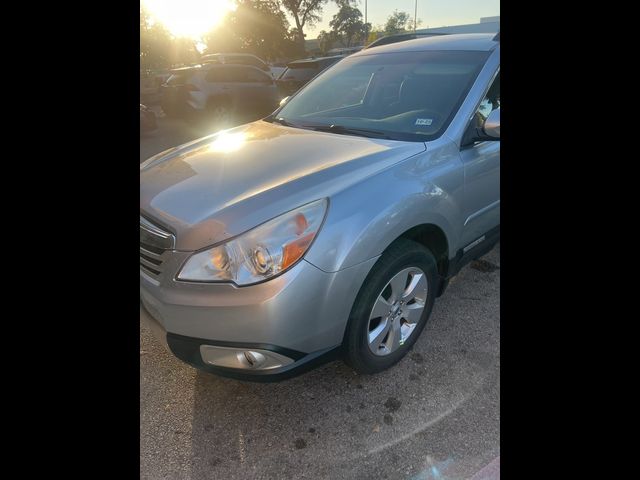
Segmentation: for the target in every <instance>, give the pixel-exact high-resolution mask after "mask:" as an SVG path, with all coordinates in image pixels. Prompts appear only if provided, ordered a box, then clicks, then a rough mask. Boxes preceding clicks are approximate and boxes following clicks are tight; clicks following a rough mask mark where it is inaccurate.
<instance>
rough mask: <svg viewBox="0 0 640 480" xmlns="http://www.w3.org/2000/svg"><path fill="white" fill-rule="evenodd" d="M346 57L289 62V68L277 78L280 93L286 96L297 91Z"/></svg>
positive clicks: (338, 56)
mask: <svg viewBox="0 0 640 480" xmlns="http://www.w3.org/2000/svg"><path fill="white" fill-rule="evenodd" d="M344 57H345V55H336V56H333V57H321V58H305V59H303V60H295V61H293V62H289V63H288V64H287V69H286V70H285V71H284V72H282V74H281V75H280V77H278V79H277V80H276V83H277V85H278V90H279V91H280V94H281V95H282V96H283V97H286V96H288V95H292V94H294V93H296V92H297V91H298V90H300V88H302V87H303V86H304V85H306V84H307V82H309V80H311V79H312V78H313V77H315V76H316V75H318V74H319V73H320V72H322V71H323V70H324V69H325V68H327V67H330V66H331V65H333V64H334V63H337V62H339V61H340V60H342V59H343V58H344Z"/></svg>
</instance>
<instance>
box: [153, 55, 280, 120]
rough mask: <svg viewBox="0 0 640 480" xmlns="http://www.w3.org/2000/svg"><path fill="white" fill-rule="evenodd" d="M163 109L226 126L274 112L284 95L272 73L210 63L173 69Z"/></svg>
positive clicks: (244, 66) (252, 67) (241, 66)
mask: <svg viewBox="0 0 640 480" xmlns="http://www.w3.org/2000/svg"><path fill="white" fill-rule="evenodd" d="M162 97H163V98H162V107H163V110H164V111H165V112H166V113H167V114H169V115H171V114H172V113H173V112H177V114H178V115H179V116H183V117H186V118H190V119H198V120H200V119H204V120H207V121H209V122H210V123H211V124H213V125H217V126H224V125H226V124H228V123H229V122H230V121H231V120H232V119H234V118H238V117H240V118H242V117H245V116H248V117H249V118H251V119H252V120H254V119H257V118H260V117H263V116H265V115H268V114H270V113H271V112H273V111H274V110H275V109H276V107H277V106H278V104H279V103H280V100H281V99H282V95H280V94H279V92H278V88H277V87H276V84H275V81H274V79H273V78H272V77H271V74H270V73H268V72H264V71H262V70H261V69H259V68H257V67H254V66H249V65H232V64H231V65H228V64H218V63H207V64H204V65H197V66H194V67H186V68H181V69H176V70H174V73H173V75H172V76H171V77H170V78H169V80H168V81H167V82H166V84H165V85H163V93H162Z"/></svg>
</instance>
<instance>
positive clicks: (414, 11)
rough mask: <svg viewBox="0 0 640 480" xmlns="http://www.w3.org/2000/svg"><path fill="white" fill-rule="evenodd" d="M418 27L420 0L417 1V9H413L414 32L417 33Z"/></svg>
mask: <svg viewBox="0 0 640 480" xmlns="http://www.w3.org/2000/svg"><path fill="white" fill-rule="evenodd" d="M417 27H418V0H416V3H415V9H414V10H413V33H416V28H417Z"/></svg>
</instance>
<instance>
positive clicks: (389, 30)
mask: <svg viewBox="0 0 640 480" xmlns="http://www.w3.org/2000/svg"><path fill="white" fill-rule="evenodd" d="M421 23H422V20H420V19H418V21H417V23H416V24H417V25H420V24H421ZM407 30H413V20H412V19H411V16H410V15H409V14H408V13H407V12H399V11H398V10H394V11H393V13H392V14H391V15H389V16H388V17H387V23H386V24H385V25H384V33H385V35H395V34H397V33H404V32H406V31H407Z"/></svg>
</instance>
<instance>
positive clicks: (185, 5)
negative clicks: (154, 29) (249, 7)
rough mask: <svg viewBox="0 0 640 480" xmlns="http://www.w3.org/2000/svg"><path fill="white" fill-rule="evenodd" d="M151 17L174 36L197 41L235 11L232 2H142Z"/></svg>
mask: <svg viewBox="0 0 640 480" xmlns="http://www.w3.org/2000/svg"><path fill="white" fill-rule="evenodd" d="M142 3H143V5H144V6H145V8H146V9H147V10H148V11H149V13H150V14H151V16H152V17H153V18H154V19H155V20H157V21H158V22H160V23H162V24H163V25H164V26H165V27H166V28H167V29H168V30H169V31H170V32H171V33H172V34H173V35H174V36H176V37H189V38H192V39H194V40H198V39H199V38H200V37H202V35H204V34H205V33H207V32H208V31H210V30H211V29H212V28H213V27H215V26H216V25H217V24H219V23H220V22H221V21H222V19H223V18H224V16H225V15H226V14H227V12H229V11H231V10H235V8H236V5H235V3H234V2H233V1H232V0H142Z"/></svg>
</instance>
